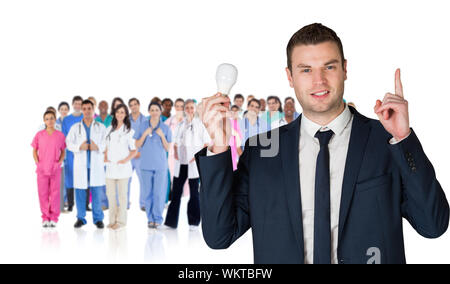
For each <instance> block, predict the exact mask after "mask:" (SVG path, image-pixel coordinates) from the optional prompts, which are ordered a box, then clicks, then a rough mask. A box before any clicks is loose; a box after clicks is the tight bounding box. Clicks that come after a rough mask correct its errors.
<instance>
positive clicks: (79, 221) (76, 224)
mask: <svg viewBox="0 0 450 284" xmlns="http://www.w3.org/2000/svg"><path fill="white" fill-rule="evenodd" d="M84 225H85V224H84V223H83V221H81V220H80V219H78V220H77V222H76V223H75V225H74V227H75V228H76V229H79V228H81V227H83V226H84Z"/></svg>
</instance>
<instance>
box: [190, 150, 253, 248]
mask: <svg viewBox="0 0 450 284" xmlns="http://www.w3.org/2000/svg"><path fill="white" fill-rule="evenodd" d="M249 156H250V151H249V147H248V143H247V144H246V147H245V151H244V153H243V154H242V156H241V157H240V159H239V164H238V169H237V170H236V171H235V172H233V164H232V159H231V150H230V149H228V151H226V152H225V153H221V154H217V155H214V156H207V148H206V147H205V148H203V150H201V151H200V152H198V153H197V154H196V155H195V159H196V162H197V168H198V171H199V174H200V182H201V189H200V209H201V210H200V211H201V215H202V229H203V237H204V239H205V241H206V243H207V245H208V246H209V247H210V248H212V249H225V248H228V247H229V246H231V244H233V243H234V242H235V241H236V240H237V239H238V238H239V237H240V236H242V235H243V234H244V233H245V232H246V231H247V230H248V229H249V228H250V212H249V202H248V192H249V171H248V166H249Z"/></svg>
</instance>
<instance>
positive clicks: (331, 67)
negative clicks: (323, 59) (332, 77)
mask: <svg viewBox="0 0 450 284" xmlns="http://www.w3.org/2000/svg"><path fill="white" fill-rule="evenodd" d="M332 69H335V68H334V66H327V70H332Z"/></svg>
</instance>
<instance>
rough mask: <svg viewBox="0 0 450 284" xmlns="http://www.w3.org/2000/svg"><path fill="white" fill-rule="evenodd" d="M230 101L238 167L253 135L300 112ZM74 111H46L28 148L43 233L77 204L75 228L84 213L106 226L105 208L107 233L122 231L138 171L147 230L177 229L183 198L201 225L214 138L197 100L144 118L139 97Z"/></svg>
mask: <svg viewBox="0 0 450 284" xmlns="http://www.w3.org/2000/svg"><path fill="white" fill-rule="evenodd" d="M233 102H234V105H233V106H231V108H230V110H231V111H232V113H233V117H232V118H231V125H232V136H231V138H230V147H231V152H232V157H233V168H234V169H236V168H237V162H238V160H239V156H240V155H241V154H242V151H243V146H244V145H245V141H246V140H247V139H248V138H249V137H251V136H253V135H256V134H259V133H262V132H266V131H268V130H270V129H272V128H275V127H280V126H282V125H284V124H287V123H290V122H292V121H294V120H295V119H296V118H297V117H298V115H299V114H298V113H297V112H296V110H295V100H294V99H293V98H291V97H288V98H286V99H285V104H284V108H283V107H282V104H281V101H280V99H279V98H278V97H276V96H269V97H268V98H267V105H268V108H269V110H267V111H266V109H265V108H266V100H265V99H260V100H258V99H256V98H255V97H254V96H252V95H249V96H248V97H247V109H246V110H244V109H243V108H244V102H245V98H244V96H242V95H241V94H237V95H235V97H234V101H233ZM173 107H175V114H174V115H172V114H171V112H172V108H173ZM72 109H73V112H72V114H70V115H69V112H70V106H69V104H68V103H67V102H61V103H60V104H59V106H58V109H57V110H56V109H55V108H53V107H49V108H47V110H46V111H45V112H44V115H43V120H44V125H42V126H41V127H40V129H39V131H38V133H37V134H36V135H35V137H34V139H33V142H32V144H31V145H32V147H33V157H34V160H35V163H36V166H37V170H36V173H37V184H38V193H39V202H40V208H41V213H42V222H43V223H42V226H43V227H44V228H55V227H56V225H57V223H58V219H59V215H60V213H61V212H71V211H73V207H74V206H76V210H77V220H76V222H75V225H74V227H75V228H81V227H83V226H84V225H86V224H87V220H86V212H87V211H92V216H93V223H94V224H95V226H96V227H97V228H98V229H103V228H104V223H103V220H104V213H103V212H104V211H106V210H108V211H109V224H108V226H107V227H108V228H110V229H112V230H119V229H123V228H125V227H126V225H127V209H129V208H130V187H131V182H132V176H133V173H134V172H135V173H136V175H137V177H138V182H139V185H140V197H139V207H140V209H141V210H142V211H145V213H146V215H147V220H148V222H147V226H148V228H151V229H156V228H166V229H169V228H173V229H175V228H177V226H178V218H179V211H180V203H181V198H182V196H183V193H186V194H189V195H190V197H189V202H188V206H187V207H188V212H187V215H188V223H189V225H190V228H191V229H192V230H195V229H196V228H197V227H198V226H199V224H200V221H201V220H200V201H199V186H200V180H199V173H198V171H197V165H196V162H195V158H194V155H195V154H196V153H197V152H198V151H200V150H201V149H203V148H204V147H206V146H208V144H209V143H210V137H209V134H208V132H207V131H206V129H205V127H204V125H203V123H202V122H201V120H200V118H198V116H197V114H196V101H195V100H186V101H184V100H183V99H181V98H179V99H177V100H176V101H175V103H173V101H172V100H171V99H164V100H162V101H161V100H160V99H159V98H157V97H155V98H153V99H152V100H151V102H150V104H149V105H148V109H147V111H148V116H145V115H143V114H142V113H141V105H140V101H139V100H138V99H137V98H132V99H130V100H129V101H128V104H127V105H126V104H125V103H124V101H123V100H122V99H121V98H114V100H113V101H112V104H111V108H110V109H109V105H108V103H107V102H106V101H101V102H100V103H99V104H98V106H97V101H96V99H95V98H94V97H89V98H88V99H86V100H83V98H81V97H80V96H75V97H74V98H73V99H72ZM97 109H98V111H99V113H98V114H96V113H95V112H96V110H97ZM57 112H58V113H59V118H57ZM167 204H168V208H167V214H166V218H165V219H164V218H163V212H164V209H165V207H166V205H167ZM90 206H91V207H92V208H91V207H90Z"/></svg>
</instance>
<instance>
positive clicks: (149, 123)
mask: <svg viewBox="0 0 450 284" xmlns="http://www.w3.org/2000/svg"><path fill="white" fill-rule="evenodd" d="M160 124H161V119H159V121H158V124H157V125H156V127H155V128H153V127H152V122H151V119H149V120H148V126H149V127H150V128H151V129H152V133H151V134H150V135H149V136H150V138H152V137H153V132H155V130H157V129H158V128H159V126H160Z"/></svg>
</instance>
